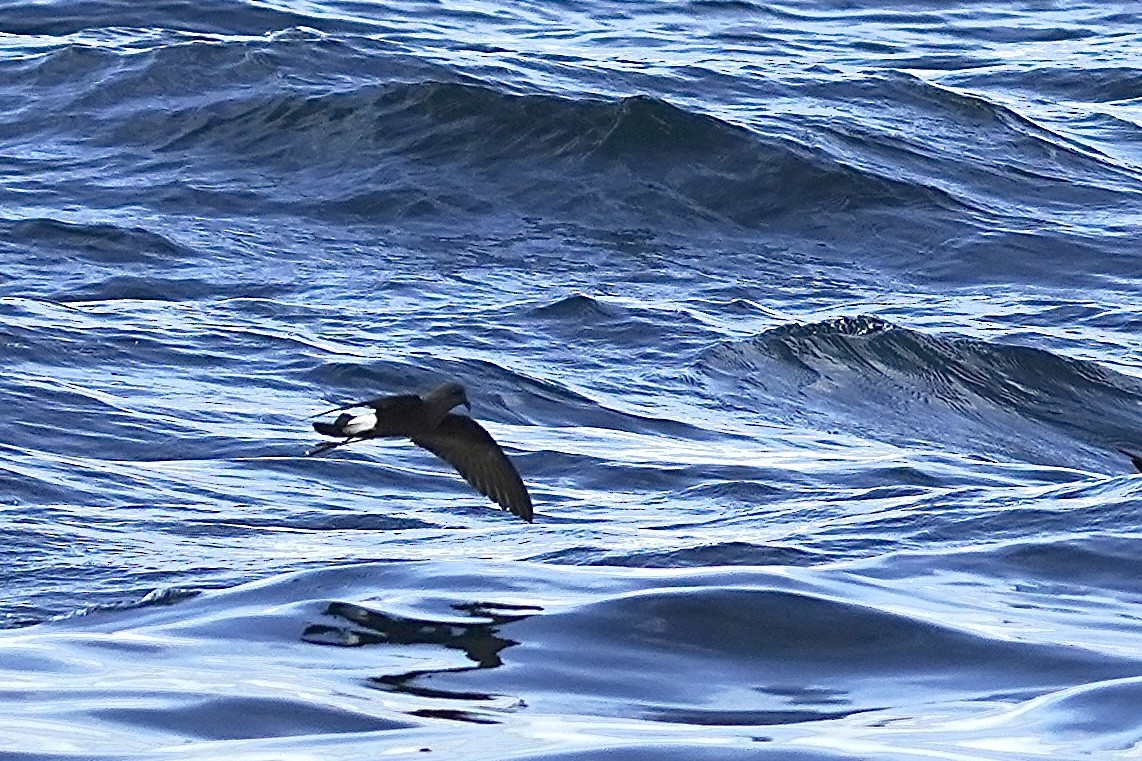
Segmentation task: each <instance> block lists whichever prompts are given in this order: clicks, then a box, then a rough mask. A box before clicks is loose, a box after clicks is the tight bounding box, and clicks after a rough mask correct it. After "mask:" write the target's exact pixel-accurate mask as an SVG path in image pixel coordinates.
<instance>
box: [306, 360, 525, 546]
mask: <svg viewBox="0 0 1142 761" xmlns="http://www.w3.org/2000/svg"><path fill="white" fill-rule="evenodd" d="M460 405H464V406H465V407H467V408H468V409H469V410H470V409H471V408H472V405H471V404H469V403H468V394H467V393H466V392H465V391H464V387H463V386H461V385H460V384H459V383H445V384H443V385H441V386H438V387H436V388H434V389H432V390H431V391H429V392H428V393H425V394H398V395H396V396H381V397H378V398H376V399H369V400H368V401H364V402H356V403H354V404H346V405H344V406H342V407H335V408H334V409H331V410H327V411H326V412H322V413H319V415H327V414H329V413H330V412H341V414H340V415H338V416H337V419H336V420H334V421H333V422H332V423H324V422H315V423H314V424H313V429H314V430H315V431H317V432H318V433H320V434H321V435H322V436H336V437H340V438H341V439H342V440H341V441H326V442H322V443H321V444H318V445H317V446H315V447H314V448H313V449H311V450H309V451H308V452H307V453H306V454H317V453H319V452H325V451H328V450H330V449H334V448H336V447H340V446H344V445H345V444H352V443H353V442H356V441H365V440H367V439H378V438H408V439H412V443H413V444H416V445H417V446H418V447H422V448H424V449H427V450H428V451H429V452H432V453H433V454H434V455H436V456H437V457H439V458H440V459H442V460H444V461H445V462H446V463H448V464H449V465H451V466H452V467H453V468H455V469H456V470H457V471H458V472H459V473H460V475H461V476H463V477H464V480H465V481H467V482H468V483H469V484H471V485H472V486H473V487H475V488H476V490H477V491H479V492H480V493H481V494H483V495H484V496H486V497H488V498H489V499H491V500H492V501H493V502H495V503H496V504H498V505H499V506H500V507H502V508H503V509H505V510H507V511H509V512H511V513H512V514H514V515H518V516H519V517H520V518H523V519H524V520H525V521H527V522H528V523H530V522H531V520H532V509H531V495H529V494H528V493H527V487H526V486H524V485H523V480H522V479H520V477H519V472H518V471H517V470H516V469H515V466H513V465H512V463H511V460H509V459H508V458H507V455H505V454H504V451H503V450H502V449H500V445H499V444H497V443H496V440H495V439H493V438H492V435H491V434H490V433H488V432H487V431H486V430H484V427H483V426H481V425H480V424H479V423H477V422H476V421H475V420H473V419H472V418H470V417H468V416H467V415H457V414H455V413H453V412H452V410H453V409H454V408H455V407H458V406H460ZM357 407H360V408H361V409H362V410H363V411H361V412H356V413H350V412H342V410H352V409H355V408H357ZM315 417H316V416H315Z"/></svg>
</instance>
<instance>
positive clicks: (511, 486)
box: [412, 414, 532, 523]
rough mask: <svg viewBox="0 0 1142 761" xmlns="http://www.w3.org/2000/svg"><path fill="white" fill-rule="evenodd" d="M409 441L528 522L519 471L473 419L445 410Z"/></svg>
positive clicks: (529, 516)
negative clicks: (428, 430) (439, 418)
mask: <svg viewBox="0 0 1142 761" xmlns="http://www.w3.org/2000/svg"><path fill="white" fill-rule="evenodd" d="M412 441H413V443H414V444H416V445H417V446H419V447H424V448H425V449H427V450H428V451H429V452H432V453H433V454H434V455H436V456H437V457H439V458H440V459H442V460H444V461H445V462H446V463H448V464H449V465H451V466H452V467H454V468H456V470H457V471H458V472H459V473H460V475H462V476H463V477H464V480H465V481H467V482H468V483H470V484H471V485H472V486H474V487H475V488H476V490H477V491H479V492H480V493H481V494H484V495H485V496H486V497H488V498H489V499H491V500H492V501H493V502H495V503H496V504H498V505H499V506H500V507H502V508H504V509H505V510H507V511H509V512H511V513H513V514H514V515H518V516H519V517H520V518H523V519H524V520H525V521H527V522H528V523H530V522H531V519H532V509H531V495H529V494H528V493H527V487H525V486H524V485H523V480H522V479H520V477H519V472H518V471H516V469H515V466H514V465H512V463H511V460H509V459H508V458H507V455H505V454H504V451H503V450H502V449H500V445H499V444H497V443H496V440H495V439H493V438H492V435H491V434H490V433H488V432H487V431H485V430H484V428H483V426H481V425H480V424H479V423H477V422H476V421H475V420H473V419H472V418H470V417H466V416H464V415H454V414H448V415H445V416H444V420H443V421H441V423H440V425H439V426H437V428H436V429H435V430H434V431H432V433H429V434H423V435H420V436H414V437H413V439H412Z"/></svg>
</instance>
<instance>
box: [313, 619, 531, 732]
mask: <svg viewBox="0 0 1142 761" xmlns="http://www.w3.org/2000/svg"><path fill="white" fill-rule="evenodd" d="M451 607H452V608H453V609H454V610H457V611H460V612H461V613H463V614H465V615H467V616H471V617H473V618H474V619H477V621H474V622H471V623H469V622H465V621H462V620H459V621H448V622H442V621H433V620H429V619H421V618H408V617H403V616H398V615H393V614H391V613H384V612H382V611H377V610H370V609H369V608H365V607H363V606H361V605H356V604H354V603H346V602H332V603H330V604H329V606H328V607H327V608H326V609H325V615H327V616H332V617H335V618H340V619H343V620H344V621H347V622H348V624H349V625H347V626H346V625H342V626H331V625H325V624H311V625H310V626H308V627H306V629H305V631H304V632H303V633H302V635H301V639H302V641H304V642H308V643H310V644H316V645H332V646H337V647H364V646H366V645H436V646H440V647H444V648H446V649H449V650H460V651H461V652H463V653H464V655H465V656H466V657H467V658H468V660H470V661H472V662H473V663H474V664H476V665H474V666H454V667H447V668H426V669H413V670H410V671H405V672H401V673H396V674H383V675H380V676H374V677H371V678H369V679H368V684H369V686H371V687H374V688H376V689H379V690H384V691H387V692H394V693H398V694H402V695H408V696H411V697H414V698H425V699H429V700H451V701H464V702H467V701H484V702H486V701H493V700H496V699H497V698H501V697H504V696H497V695H493V694H489V693H484V692H476V691H459V690H443V689H434V688H431V687H425V686H422V685H419V684H415V682H417V681H420V680H423V679H431V678H432V677H433V676H434V675H437V674H462V673H464V672H468V671H478V670H481V669H494V668H498V667H500V666H502V665H503V661H502V660H501V659H500V652H502V651H503V650H506V649H507V648H509V647H513V646H515V645H518V644H519V642H517V641H515V640H512V639H507V638H506V637H501V636H500V635H499V627H500V626H502V625H504V624H508V623H513V622H515V621H521V620H523V619H525V618H528V617H530V616H532V615H535V614H536V613H540V612H542V610H543V609H542V608H540V607H538V606H532V605H512V604H508V603H483V602H472V603H456V604H453V605H452V606H451ZM511 700H512V702H516V703H518V702H520V701H516V700H514V699H511ZM408 713H409V714H410V715H412V716H421V717H425V718H440V719H452V720H455V721H467V722H471V723H475V724H497V723H499V722H497V721H494V720H492V719H490V718H487V717H486V716H485V715H482V714H476V713H472V712H470V711H466V710H462V709H460V708H437V707H431V708H419V709H415V710H410V711H408Z"/></svg>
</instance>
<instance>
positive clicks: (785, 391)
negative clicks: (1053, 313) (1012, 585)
mask: <svg viewBox="0 0 1142 761" xmlns="http://www.w3.org/2000/svg"><path fill="white" fill-rule="evenodd" d="M695 364H696V368H697V370H698V372H699V373H705V374H706V375H707V376H708V377H710V378H711V379H717V378H723V379H724V378H727V377H730V378H736V379H739V380H740V384H733V385H731V389H732V394H734V395H739V396H738V397H737V398H738V401H739V403H741V404H747V405H748V404H750V402H751V401H752V402H755V403H760V407H761V408H763V409H767V408H773V407H774V406H775V405H776V404H778V403H787V402H789V401H790V400H793V401H794V403H795V404H796V405H797V406H798V407H800V408H801V409H802V410H803V411H804V410H814V409H815V410H816V411H817V413H818V414H817V417H818V418H820V417H821V416H823V415H828V416H836V417H842V416H843V417H852V418H855V419H856V422H855V426H856V428H857V429H858V430H859V429H862V428H863V429H866V430H869V429H871V430H873V431H875V430H876V429H877V428H880V429H881V431H882V432H884V431H885V430H887V431H891V432H892V435H893V437H894V438H897V439H898V440H900V441H902V442H913V443H916V442H919V441H924V440H926V441H927V442H929V443H930V444H935V445H938V446H940V447H951V448H953V449H957V450H960V451H965V450H966V451H968V452H976V453H981V452H982V453H987V454H995V453H996V452H997V451H998V452H1005V453H1007V454H1010V453H1017V454H1018V455H1020V456H1022V457H1027V458H1030V459H1033V460H1038V461H1045V462H1057V461H1059V460H1060V459H1062V460H1063V463H1064V464H1069V465H1078V464H1080V463H1081V464H1091V463H1096V462H1097V463H1099V464H1100V465H1099V466H1100V467H1105V466H1106V462H1107V461H1108V460H1109V459H1110V458H1113V459H1114V460H1115V461H1118V460H1120V459H1121V457H1120V455H1118V454H1117V452H1115V450H1116V449H1117V448H1118V447H1121V446H1135V447H1136V446H1137V445H1138V443H1142V442H1139V437H1140V436H1142V414H1140V410H1142V381H1139V380H1137V379H1135V378H1132V377H1130V376H1126V375H1122V374H1120V373H1118V372H1115V371H1114V370H1111V369H1108V368H1106V367H1104V366H1102V365H1100V364H1098V363H1095V362H1090V361H1085V360H1079V359H1072V358H1068V357H1062V356H1059V355H1056V354H1053V353H1051V352H1049V351H1045V350H1042V349H1037V348H1032V347H1027V346H1016V345H1010V344H993V343H989V342H986V341H981V340H977V339H969V338H960V337H949V336H940V335H930V334H926V333H922V332H919V331H915V330H910V329H907V328H903V327H900V326H897V325H894V324H893V323H890V322H888V321H886V320H883V319H880V318H877V317H871V316H856V317H842V318H836V319H832V320H826V321H824V322H818V323H810V324H805V325H799V324H798V325H792V324H791V325H784V326H780V327H777V328H774V329H771V330H768V331H766V332H765V333H762V334H761V335H759V336H757V337H755V338H750V339H746V340H744V341H727V342H722V343H719V344H717V345H716V346H714V347H712V348H710V349H708V350H706V351H704V352H702V353H701V355H699V356H698V357H697V359H696V363H695ZM733 398H734V397H733V396H731V400H732V399H733ZM775 399H777V400H780V402H775V401H774V400H775ZM1061 455H1063V456H1062V457H1061Z"/></svg>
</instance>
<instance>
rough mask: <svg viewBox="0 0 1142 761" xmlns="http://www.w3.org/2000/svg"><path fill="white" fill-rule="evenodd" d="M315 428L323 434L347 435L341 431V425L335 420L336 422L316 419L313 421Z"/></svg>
mask: <svg viewBox="0 0 1142 761" xmlns="http://www.w3.org/2000/svg"><path fill="white" fill-rule="evenodd" d="M313 430H315V431H317V432H318V433H320V434H321V435H322V436H344V435H345V434H344V433H342V432H341V427H340V426H339V425H337V423H335V422H334V423H322V422H321V421H315V422H314V423H313Z"/></svg>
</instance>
